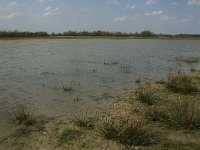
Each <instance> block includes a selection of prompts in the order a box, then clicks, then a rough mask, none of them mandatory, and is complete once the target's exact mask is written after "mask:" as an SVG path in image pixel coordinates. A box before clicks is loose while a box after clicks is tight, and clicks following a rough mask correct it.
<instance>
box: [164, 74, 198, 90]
mask: <svg viewBox="0 0 200 150" xmlns="http://www.w3.org/2000/svg"><path fill="white" fill-rule="evenodd" d="M166 85H167V88H169V89H170V90H172V91H174V92H177V93H179V92H181V93H184V94H187V93H191V92H196V91H198V88H197V86H196V85H195V84H194V83H193V82H192V78H191V77H189V76H188V75H186V74H185V73H177V74H176V73H169V74H168V81H167V83H166Z"/></svg>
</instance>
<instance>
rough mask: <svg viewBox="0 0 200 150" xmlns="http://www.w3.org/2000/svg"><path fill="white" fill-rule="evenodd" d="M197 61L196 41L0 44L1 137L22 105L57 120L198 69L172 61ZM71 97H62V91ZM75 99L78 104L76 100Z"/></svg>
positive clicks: (199, 45)
mask: <svg viewBox="0 0 200 150" xmlns="http://www.w3.org/2000/svg"><path fill="white" fill-rule="evenodd" d="M179 56H195V57H200V42H199V41H195V40H97V39H95V40H43V41H41V40H40V41H39V40H38V41H37V40H33V41H21V42H15V43H11V42H9V43H8V42H7V43H6V42H5V43H1V44H0V119H1V122H0V133H1V134H0V137H3V136H5V135H6V134H8V133H9V132H8V131H11V130H10V128H11V127H12V125H10V123H9V122H8V119H7V118H8V113H9V112H10V111H11V109H12V107H13V106H16V105H18V104H24V103H25V104H26V105H28V106H31V108H32V109H33V110H35V111H36V112H37V113H38V114H43V115H46V116H59V115H62V114H65V113H69V114H74V113H76V112H77V111H92V108H97V107H99V108H101V107H102V106H103V105H104V104H106V103H108V102H111V101H112V100H113V99H114V98H115V97H116V96H118V95H120V94H121V93H122V91H123V90H124V89H132V88H134V87H135V86H136V83H135V80H136V79H141V81H143V82H148V81H152V80H159V79H164V78H166V74H167V73H168V72H169V71H177V70H182V71H189V70H190V69H191V68H195V69H200V65H199V64H198V63H197V64H191V65H188V64H186V63H183V62H176V61H175V57H179ZM66 85H67V86H70V87H72V88H73V90H74V91H73V92H63V90H62V87H63V86H66ZM77 98H78V100H77Z"/></svg>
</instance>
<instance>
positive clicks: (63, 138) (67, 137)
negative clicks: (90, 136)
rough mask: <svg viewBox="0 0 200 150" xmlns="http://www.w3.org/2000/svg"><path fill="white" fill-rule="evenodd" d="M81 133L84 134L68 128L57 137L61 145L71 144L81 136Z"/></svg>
mask: <svg viewBox="0 0 200 150" xmlns="http://www.w3.org/2000/svg"><path fill="white" fill-rule="evenodd" d="M81 133H82V132H81V131H79V130H77V129H70V128H66V129H64V130H63V131H62V132H61V133H60V134H59V135H57V138H58V142H59V143H65V142H69V141H71V140H72V139H74V138H76V137H77V136H80V135H81Z"/></svg>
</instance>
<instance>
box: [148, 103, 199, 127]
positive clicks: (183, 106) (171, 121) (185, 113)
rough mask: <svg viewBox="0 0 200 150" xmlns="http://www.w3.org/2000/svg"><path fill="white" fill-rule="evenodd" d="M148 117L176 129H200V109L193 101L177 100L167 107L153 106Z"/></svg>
mask: <svg viewBox="0 0 200 150" xmlns="http://www.w3.org/2000/svg"><path fill="white" fill-rule="evenodd" d="M146 118H147V119H150V120H151V121H154V122H161V123H164V124H166V125H167V126H169V127H172V128H176V129H184V130H192V129H200V109H199V108H198V106H197V104H196V103H194V102H192V101H186V100H183V101H180V100H179V101H176V102H173V103H172V104H171V105H170V106H168V107H166V108H157V107H155V108H153V109H151V110H149V111H147V113H146Z"/></svg>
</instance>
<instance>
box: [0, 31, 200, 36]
mask: <svg viewBox="0 0 200 150" xmlns="http://www.w3.org/2000/svg"><path fill="white" fill-rule="evenodd" d="M56 36H83V37H86V36H102V37H106V36H109V37H138V38H140V37H141V38H143V37H147V38H153V37H155V38H162V37H163V38H165V37H166V38H173V37H178V38H184V37H187V38H200V35H198V34H177V35H169V34H155V33H153V32H151V31H148V30H146V31H142V32H136V33H126V32H108V31H100V30H99V31H91V32H89V31H71V30H69V31H67V32H63V33H54V32H52V33H47V32H44V31H40V32H30V31H18V30H14V31H0V37H56Z"/></svg>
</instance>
